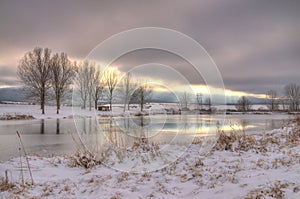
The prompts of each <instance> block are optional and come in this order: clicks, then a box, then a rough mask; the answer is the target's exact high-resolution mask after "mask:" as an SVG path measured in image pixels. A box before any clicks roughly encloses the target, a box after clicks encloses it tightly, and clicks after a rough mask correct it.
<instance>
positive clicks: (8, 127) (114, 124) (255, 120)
mask: <svg viewBox="0 0 300 199" xmlns="http://www.w3.org/2000/svg"><path fill="white" fill-rule="evenodd" d="M290 118H291V116H288V115H283V114H276V115H247V114H246V115H226V118H225V123H224V124H223V125H221V124H222V121H223V118H222V116H213V117H210V116H209V115H163V116H162V115H153V116H150V117H149V116H144V117H131V118H124V117H115V118H98V119H97V120H96V119H95V118H74V119H46V120H26V121H0V151H1V153H0V161H6V160H8V159H10V158H12V157H17V156H18V154H19V151H18V147H19V140H18V138H17V136H16V131H19V132H20V133H21V136H22V141H23V143H24V145H25V148H26V152H27V153H29V154H32V153H35V154H40V155H50V154H71V153H73V152H74V151H75V150H76V147H75V146H74V145H75V144H74V140H73V138H74V137H75V136H77V137H78V135H79V137H80V138H81V140H82V141H83V142H84V143H91V145H93V143H95V142H94V141H95V140H99V139H100V140H102V141H103V140H105V136H109V137H110V138H113V140H116V142H122V143H121V145H122V144H123V145H124V146H127V145H130V144H132V140H134V139H135V138H140V137H147V138H150V139H152V140H153V141H155V142H162V143H167V142H170V140H172V141H174V142H176V143H177V142H178V143H179V142H182V141H188V142H190V141H191V139H192V138H193V137H194V136H206V135H214V134H215V133H216V129H217V128H218V127H220V128H221V126H222V128H223V130H225V131H230V130H232V129H235V130H236V131H243V130H244V131H245V132H246V133H257V132H261V133H263V132H265V131H268V130H272V129H276V128H281V127H282V126H283V125H284V124H285V123H286V122H287V121H288V120H289V119H290ZM77 132H78V133H79V134H77ZM96 132H98V133H96ZM99 132H102V133H100V134H99ZM71 133H73V138H72V136H71ZM75 140H76V137H75ZM110 140H111V139H110Z"/></svg>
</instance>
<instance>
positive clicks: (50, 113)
mask: <svg viewBox="0 0 300 199" xmlns="http://www.w3.org/2000/svg"><path fill="white" fill-rule="evenodd" d="M151 106H152V107H151V108H150V109H146V110H145V111H144V112H140V110H139V108H132V109H131V110H130V111H126V112H123V108H122V107H121V105H119V106H116V107H114V109H113V111H97V110H91V111H89V110H88V109H81V108H80V107H72V106H62V108H61V110H60V113H59V114H56V107H55V106H46V107H45V112H46V114H44V115H43V114H41V113H40V109H39V106H38V105H18V104H13V105H12V104H0V121H5V120H23V119H24V118H25V120H27V119H65V118H73V117H74V116H75V117H76V116H80V117H95V116H97V117H99V116H100V117H110V116H115V117H118V116H120V117H122V116H128V115H130V116H141V115H149V114H153V115H159V114H167V115H180V114H181V113H180V111H179V110H177V109H178V107H177V109H176V106H174V104H172V105H168V106H166V107H164V108H163V109H162V107H161V105H160V104H151ZM188 113H190V114H194V115H210V113H209V112H202V113H200V114H199V112H197V111H196V110H191V111H189V112H188ZM225 113H226V115H274V114H282V115H300V112H295V113H288V112H268V111H260V110H253V111H249V112H246V113H243V112H238V111H227V112H224V111H221V112H216V113H213V114H212V115H216V116H218V115H225Z"/></svg>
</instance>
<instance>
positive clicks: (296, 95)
mask: <svg viewBox="0 0 300 199" xmlns="http://www.w3.org/2000/svg"><path fill="white" fill-rule="evenodd" d="M283 93H284V95H283V96H279V95H278V94H277V91H276V90H273V89H271V90H269V91H267V92H266V97H265V100H266V105H267V108H268V109H269V110H270V111H291V112H293V111H295V112H297V111H299V110H300V86H299V85H298V84H295V83H290V84H287V85H286V86H285V87H284V92H283ZM236 109H237V110H238V111H242V112H247V111H249V110H251V102H250V100H249V99H248V98H247V97H245V96H242V97H240V98H239V99H238V101H237V103H236Z"/></svg>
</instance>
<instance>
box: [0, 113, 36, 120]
mask: <svg viewBox="0 0 300 199" xmlns="http://www.w3.org/2000/svg"><path fill="white" fill-rule="evenodd" d="M32 119H35V118H34V117H33V116H32V115H26V114H10V113H4V114H3V115H1V116H0V120H32Z"/></svg>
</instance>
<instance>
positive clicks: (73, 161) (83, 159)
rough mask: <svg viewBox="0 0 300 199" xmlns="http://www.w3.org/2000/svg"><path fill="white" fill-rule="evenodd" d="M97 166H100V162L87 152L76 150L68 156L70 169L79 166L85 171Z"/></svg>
mask: <svg viewBox="0 0 300 199" xmlns="http://www.w3.org/2000/svg"><path fill="white" fill-rule="evenodd" d="M97 164H100V162H99V161H97V160H96V156H95V155H94V154H92V153H91V152H89V151H87V150H84V151H80V150H77V151H76V153H75V154H73V155H71V156H70V158H69V163H68V165H69V166H70V167H78V166H80V167H84V168H86V169H89V168H92V167H94V166H95V165H97Z"/></svg>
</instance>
